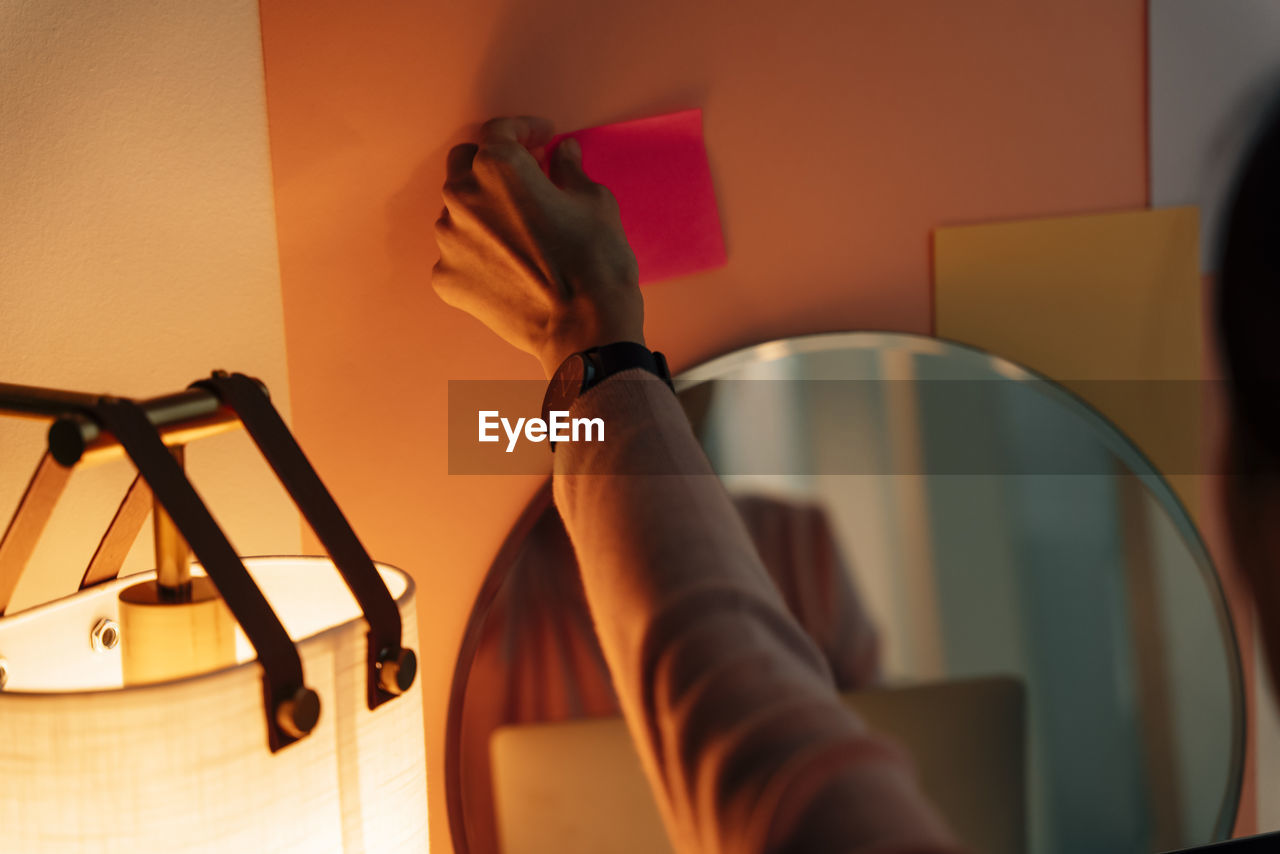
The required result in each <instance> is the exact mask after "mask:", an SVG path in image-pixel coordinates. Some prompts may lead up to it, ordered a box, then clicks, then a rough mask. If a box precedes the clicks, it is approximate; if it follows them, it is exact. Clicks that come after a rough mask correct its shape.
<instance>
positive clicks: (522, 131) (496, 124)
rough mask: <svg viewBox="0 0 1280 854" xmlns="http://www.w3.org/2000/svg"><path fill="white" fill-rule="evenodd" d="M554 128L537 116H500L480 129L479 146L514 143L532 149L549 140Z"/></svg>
mask: <svg viewBox="0 0 1280 854" xmlns="http://www.w3.org/2000/svg"><path fill="white" fill-rule="evenodd" d="M552 133H554V128H553V127H552V125H551V122H549V121H548V120H547V119H543V118H539V117H538V116H502V117H501V118H496V119H490V120H489V121H487V122H485V123H484V125H483V126H482V127H481V128H480V144H481V145H493V144H501V143H511V142H514V143H516V144H518V145H520V146H522V147H523V148H526V149H534V148H540V147H542V146H544V145H546V144H547V143H548V142H549V141H550V140H551V135H552Z"/></svg>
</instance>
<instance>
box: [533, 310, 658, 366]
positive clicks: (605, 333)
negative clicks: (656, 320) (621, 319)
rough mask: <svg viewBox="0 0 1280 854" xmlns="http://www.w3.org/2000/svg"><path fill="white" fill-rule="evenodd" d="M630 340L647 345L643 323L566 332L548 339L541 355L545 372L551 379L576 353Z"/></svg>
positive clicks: (540, 358) (540, 359)
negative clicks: (574, 332)
mask: <svg viewBox="0 0 1280 854" xmlns="http://www.w3.org/2000/svg"><path fill="white" fill-rule="evenodd" d="M622 341H630V342H632V343H635V344H639V345H640V346H642V347H643V346H645V341H644V326H643V323H636V324H625V325H624V324H617V325H613V324H611V325H608V326H598V327H594V328H591V329H589V330H588V329H579V330H577V331H576V334H571V335H570V334H564V335H560V336H556V337H553V338H551V339H550V340H548V342H547V346H546V347H544V348H543V351H542V353H541V354H540V356H539V361H540V362H541V363H542V370H543V373H545V374H546V377H547V379H550V378H551V377H552V376H553V375H554V374H555V372H556V370H558V369H559V367H560V365H562V364H563V363H564V361H565V359H568V358H569V357H570V356H572V355H574V354H575V353H582V352H584V351H586V350H590V349H593V348H595V347H604V346H605V345H608V344H617V343H619V342H622Z"/></svg>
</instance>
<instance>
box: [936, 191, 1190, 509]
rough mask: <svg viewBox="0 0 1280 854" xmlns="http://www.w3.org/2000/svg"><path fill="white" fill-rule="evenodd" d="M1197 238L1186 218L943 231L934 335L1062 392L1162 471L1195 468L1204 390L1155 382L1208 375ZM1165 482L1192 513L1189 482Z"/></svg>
mask: <svg viewBox="0 0 1280 854" xmlns="http://www.w3.org/2000/svg"><path fill="white" fill-rule="evenodd" d="M1198 237H1199V216H1198V213H1197V211H1196V209H1195V208H1194V207H1179V208H1165V209H1161V210H1144V211H1135V212H1125V213H1111V214H1097V215H1090V216H1071V217H1057V218H1053V219H1040V220H1027V221H1020V222H1007V223H993V224H986V225H973V226H959V227H954V228H940V229H938V230H937V231H936V232H935V234H934V283H935V288H936V295H935V304H934V305H935V322H936V326H935V329H936V331H937V335H938V336H939V337H940V338H945V339H949V340H953V341H959V342H962V343H965V344H969V345H972V346H975V347H979V348H981V349H983V350H986V351H988V352H990V353H992V354H994V355H997V356H1002V357H1004V358H1006V359H1009V360H1010V361H1013V362H1016V363H1018V364H1020V365H1023V366H1025V367H1028V368H1031V369H1032V370H1035V371H1038V372H1040V373H1043V374H1045V375H1047V376H1048V377H1050V378H1052V379H1055V380H1058V381H1059V382H1062V383H1063V384H1064V385H1066V386H1067V387H1068V388H1071V389H1073V390H1074V391H1076V392H1077V393H1079V394H1080V395H1081V396H1082V397H1084V398H1085V399H1086V400H1087V401H1089V402H1090V403H1091V404H1092V405H1093V406H1095V407H1096V408H1097V409H1098V410H1099V411H1101V412H1102V413H1103V414H1104V415H1106V416H1107V417H1109V418H1110V419H1111V420H1112V421H1113V422H1114V423H1115V424H1116V425H1117V426H1118V427H1119V428H1120V429H1121V430H1122V431H1123V432H1124V433H1126V434H1127V435H1128V436H1129V437H1130V438H1131V439H1132V440H1133V441H1134V442H1135V443H1136V444H1137V446H1138V447H1139V448H1140V449H1141V450H1143V451H1144V452H1145V453H1146V454H1147V455H1148V457H1149V458H1150V459H1151V460H1152V461H1153V463H1154V464H1155V466H1156V468H1157V469H1159V470H1161V471H1162V472H1167V473H1177V474H1187V473H1189V472H1191V471H1193V470H1196V471H1198V469H1193V468H1192V466H1193V465H1198V460H1199V437H1200V417H1201V414H1200V413H1201V408H1200V405H1199V393H1198V392H1199V386H1198V384H1196V383H1190V382H1188V383H1177V384H1172V383H1159V382H1151V381H1161V380H1199V379H1201V378H1202V376H1203V358H1202V357H1203V331H1202V313H1203V312H1202V294H1201V279H1200V273H1199V256H1198V242H1199V241H1198ZM1108 381H1122V382H1108ZM1144 381H1146V382H1147V383H1149V385H1143V382H1144ZM1171 482H1172V484H1173V485H1174V487H1175V489H1177V490H1178V491H1179V492H1180V493H1181V496H1182V499H1183V501H1184V502H1185V503H1186V504H1187V506H1188V508H1190V509H1191V510H1192V512H1193V513H1194V512H1196V511H1197V510H1198V509H1199V508H1198V506H1197V503H1196V501H1195V500H1194V499H1195V497H1196V495H1195V494H1196V492H1197V490H1196V489H1195V488H1194V479H1191V478H1186V477H1171Z"/></svg>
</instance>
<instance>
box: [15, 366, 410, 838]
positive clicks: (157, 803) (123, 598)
mask: <svg viewBox="0 0 1280 854" xmlns="http://www.w3.org/2000/svg"><path fill="white" fill-rule="evenodd" d="M0 414H13V415H20V416H27V417H38V418H47V419H52V421H53V423H52V426H51V427H50V430H49V449H48V451H47V452H46V453H45V454H44V456H43V458H42V459H41V461H40V463H39V464H38V465H37V467H36V471H35V474H34V475H33V477H32V478H31V481H30V483H29V484H28V486H27V490H26V492H25V494H24V495H23V497H22V499H21V501H20V502H19V505H18V509H17V511H16V512H15V514H14V517H13V520H12V521H11V522H10V524H9V526H8V528H7V530H6V531H5V534H4V537H3V539H0V850H2V851H14V852H23V854H45V852H84V851H94V852H130V854H142V852H152V851H155V852H160V851H164V852H225V851H233V852H255V854H257V852H298V854H304V852H305V854H319V852H343V854H355V852H369V853H370V854H382V852H409V851H413V852H421V851H425V850H426V849H427V826H426V825H427V822H426V780H425V777H426V775H425V755H424V750H423V726H422V694H421V687H420V685H418V684H417V683H416V680H415V678H414V677H415V673H416V658H415V656H414V653H413V651H412V647H413V646H416V643H417V632H416V620H415V608H414V585H413V581H412V580H411V579H410V578H409V576H408V575H406V574H405V573H403V572H401V571H400V570H398V569H395V568H393V567H390V566H386V565H382V564H375V563H374V562H373V561H372V560H370V558H369V556H368V554H367V553H366V552H365V550H364V548H363V546H362V545H361V544H360V542H359V540H358V539H357V538H356V536H355V534H354V533H353V532H352V530H351V528H350V526H349V525H348V523H347V521H346V519H345V518H344V517H343V515H342V513H341V511H340V510H339V509H338V507H337V505H336V504H335V503H334V501H333V499H332V497H331V496H330V494H329V492H328V491H327V489H326V488H325V487H324V485H323V484H322V483H321V481H320V479H319V477H318V476H317V475H316V473H315V471H314V469H312V467H311V466H310V464H309V463H308V461H307V460H306V457H305V456H304V455H303V453H302V451H301V449H300V448H299V447H298V445H297V443H296V441H294V439H293V437H292V435H290V433H289V431H288V429H287V427H286V426H285V424H284V422H283V420H282V419H281V418H280V416H279V414H278V413H277V412H276V410H275V409H274V407H273V406H272V405H271V403H270V400H269V397H268V396H267V394H266V390H265V388H264V387H263V386H262V385H261V384H260V383H258V382H257V381H256V380H253V379H251V378H249V377H245V376H243V375H240V374H231V375H229V374H226V373H222V372H217V373H215V374H213V375H212V377H211V378H209V379H207V380H203V381H201V382H199V383H195V384H193V385H192V387H190V388H189V389H187V390H186V391H183V392H180V393H178V394H173V395H167V396H164V397H160V398H153V399H150V400H143V401H133V400H125V399H120V398H115V397H109V396H95V395H86V394H79V393H74V392H65V391H60V390H55V389H44V388H34V387H30V386H15V385H5V384H0ZM237 426H243V427H244V429H245V430H246V431H247V432H248V433H249V435H250V437H251V438H252V439H253V440H254V442H255V444H256V445H257V446H258V448H259V450H260V451H261V452H262V454H263V456H264V457H265V458H266V460H267V462H268V463H269V464H270V465H271V467H272V469H273V470H274V471H275V473H276V475H277V477H278V478H279V479H280V481H281V483H282V484H283V485H284V486H285V489H286V490H287V491H288V493H289V495H290V497H291V498H292V499H293V500H294V502H295V503H296V504H297V506H298V508H299V510H300V511H301V513H302V515H303V517H304V518H305V519H306V520H307V522H308V523H309V524H310V526H311V528H312V530H313V531H314V532H315V534H316V536H317V538H318V539H319V540H320V542H321V543H322V544H323V545H324V547H325V549H326V551H327V552H328V554H329V557H328V558H319V557H266V558H248V559H242V558H240V557H239V556H238V555H237V554H236V553H235V551H234V550H233V549H232V547H231V546H230V544H229V542H228V541H227V539H226V537H225V535H224V534H223V533H222V531H221V530H220V529H219V527H218V525H217V523H216V522H215V521H214V519H213V516H212V515H211V514H210V512H209V510H208V509H207V508H206V507H205V505H204V503H203V501H202V500H201V499H200V497H199V495H198V493H197V492H196V491H195V489H194V487H193V486H192V484H191V483H190V481H189V480H188V479H187V478H186V476H185V474H184V472H183V466H182V462H183V448H184V447H185V445H186V444H187V443H188V442H190V441H193V440H195V439H197V438H199V437H201V436H204V435H208V434H211V433H216V432H220V431H223V430H226V429H232V428H234V427H237ZM121 454H124V455H127V456H128V457H129V458H130V459H131V460H132V462H133V463H134V465H135V466H136V467H137V469H138V477H137V478H136V479H135V480H134V482H133V484H132V485H131V486H130V488H129V489H128V491H127V493H126V494H125V496H124V499H123V501H122V502H121V504H120V507H119V509H118V510H117V512H116V514H115V517H114V519H113V520H112V522H111V524H110V525H109V527H108V529H107V531H106V533H105V534H104V536H103V537H102V540H101V542H100V543H99V545H98V548H97V550H96V552H95V553H94V555H93V556H92V558H91V559H90V560H89V562H88V568H87V569H86V571H85V573H84V576H83V579H82V581H81V585H80V590H79V591H78V592H74V593H72V594H71V595H68V596H66V597H64V598H61V599H57V600H55V601H52V602H48V603H46V604H43V605H40V606H37V607H33V608H30V609H28V610H25V611H22V612H19V613H16V614H5V609H6V607H7V606H8V603H9V599H10V596H11V594H12V593H13V590H14V587H15V586H16V584H17V581H18V579H19V577H20V576H21V574H22V572H23V570H24V568H25V565H26V563H27V561H28V560H29V558H30V556H31V553H32V551H33V550H34V548H35V544H36V542H37V540H38V538H39V536H40V533H41V531H42V529H43V528H44V525H45V522H46V521H47V520H48V518H49V516H50V514H51V513H52V511H53V508H54V506H55V504H56V502H57V499H58V496H59V494H60V493H61V491H62V489H63V487H64V486H65V484H66V482H67V479H68V478H69V476H70V474H71V472H72V470H73V469H74V468H75V467H77V466H85V465H91V464H93V463H95V462H98V461H101V460H104V459H109V458H111V457H119V456H120V455H121ZM250 498H251V497H250ZM152 513H154V531H155V534H154V536H155V546H156V570H155V571H152V572H147V573H141V574H137V575H130V576H126V577H118V576H119V572H120V567H121V564H122V563H123V560H124V557H125V555H126V554H127V553H128V551H129V549H130V548H131V546H132V544H133V541H134V540H135V539H136V537H137V535H138V533H139V532H140V530H141V528H142V526H143V524H144V522H145V520H146V517H147V516H148V515H149V514H152ZM189 553H194V556H195V558H196V560H197V561H198V564H197V565H195V566H193V565H192V563H191V560H190V558H189V557H188V555H189Z"/></svg>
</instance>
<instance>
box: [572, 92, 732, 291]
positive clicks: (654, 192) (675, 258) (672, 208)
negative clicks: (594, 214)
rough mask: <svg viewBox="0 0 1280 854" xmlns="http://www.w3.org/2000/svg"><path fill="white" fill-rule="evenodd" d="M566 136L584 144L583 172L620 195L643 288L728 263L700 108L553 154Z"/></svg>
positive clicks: (602, 130) (584, 133)
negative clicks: (564, 145) (569, 143)
mask: <svg viewBox="0 0 1280 854" xmlns="http://www.w3.org/2000/svg"><path fill="white" fill-rule="evenodd" d="M565 137H573V138H574V139H576V140H578V144H579V145H581V146H582V168H583V169H584V170H585V171H586V173H587V175H589V176H590V177H591V179H592V180H593V181H596V182H597V183H600V184H604V185H605V186H606V187H608V188H609V189H610V190H611V191H612V192H613V195H614V197H615V198H617V200H618V208H619V211H620V213H621V215H622V228H623V230H624V231H625V232H626V234H627V240H628V241H629V242H630V243H631V249H632V250H633V251H634V252H635V253H636V262H637V264H638V265H639V267H640V282H641V284H643V283H646V282H657V281H660V280H662V279H671V278H674V277H676V276H685V275H688V274H690V273H696V272H698V271H700V270H710V269H712V268H715V267H721V266H723V265H724V263H725V251H724V236H723V234H722V232H721V229H720V211H719V210H718V209H717V207H716V195H715V189H714V188H713V187H712V186H711V169H710V167H709V166H708V165H707V149H706V145H705V144H704V143H703V139H702V111H701V110H685V111H683V112H679V113H670V114H668V115H665V116H655V117H653V118H648V119H640V120H639V121H633V122H619V123H618V124H612V125H603V126H601V127H594V128H587V129H586V130H580V131H574V132H573V133H567V134H563V135H561V136H557V137H556V138H554V139H553V140H552V141H551V143H550V145H549V147H548V150H549V151H551V150H554V146H555V145H556V144H557V143H559V141H560V140H561V139H564V138H565Z"/></svg>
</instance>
